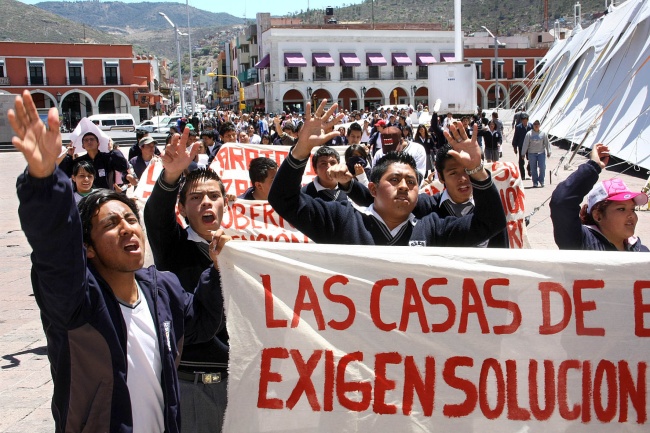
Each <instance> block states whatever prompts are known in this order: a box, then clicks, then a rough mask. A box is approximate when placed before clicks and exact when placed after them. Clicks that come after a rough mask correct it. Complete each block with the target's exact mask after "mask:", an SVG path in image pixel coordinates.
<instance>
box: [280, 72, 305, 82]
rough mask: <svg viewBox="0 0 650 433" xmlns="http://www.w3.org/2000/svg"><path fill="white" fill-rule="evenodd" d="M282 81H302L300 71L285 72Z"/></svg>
mask: <svg viewBox="0 0 650 433" xmlns="http://www.w3.org/2000/svg"><path fill="white" fill-rule="evenodd" d="M284 81H302V72H291V73H289V72H288V73H285V74H284Z"/></svg>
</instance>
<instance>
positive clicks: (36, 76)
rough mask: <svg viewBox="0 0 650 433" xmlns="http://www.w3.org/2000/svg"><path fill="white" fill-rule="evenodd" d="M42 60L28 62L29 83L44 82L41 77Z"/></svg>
mask: <svg viewBox="0 0 650 433" xmlns="http://www.w3.org/2000/svg"><path fill="white" fill-rule="evenodd" d="M43 67H44V64H43V62H36V61H35V62H31V61H30V62H29V85H30V86H33V85H36V84H45V79H44V77H43Z"/></svg>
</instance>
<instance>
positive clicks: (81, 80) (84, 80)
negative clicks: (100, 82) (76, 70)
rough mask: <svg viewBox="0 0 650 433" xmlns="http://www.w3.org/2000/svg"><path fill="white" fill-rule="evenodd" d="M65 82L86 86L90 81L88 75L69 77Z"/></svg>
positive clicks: (71, 84)
mask: <svg viewBox="0 0 650 433" xmlns="http://www.w3.org/2000/svg"><path fill="white" fill-rule="evenodd" d="M65 82H66V84H67V85H68V86H85V85H86V83H88V77H67V78H66V79H65Z"/></svg>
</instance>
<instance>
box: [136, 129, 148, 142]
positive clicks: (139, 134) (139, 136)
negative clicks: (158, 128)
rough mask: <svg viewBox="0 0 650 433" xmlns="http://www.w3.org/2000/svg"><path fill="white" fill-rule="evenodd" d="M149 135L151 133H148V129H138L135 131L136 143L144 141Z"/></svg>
mask: <svg viewBox="0 0 650 433" xmlns="http://www.w3.org/2000/svg"><path fill="white" fill-rule="evenodd" d="M147 135H149V131H147V130H146V129H140V128H138V129H136V130H135V139H136V141H137V142H138V143H139V142H140V140H142V139H143V138H144V137H146V136H147Z"/></svg>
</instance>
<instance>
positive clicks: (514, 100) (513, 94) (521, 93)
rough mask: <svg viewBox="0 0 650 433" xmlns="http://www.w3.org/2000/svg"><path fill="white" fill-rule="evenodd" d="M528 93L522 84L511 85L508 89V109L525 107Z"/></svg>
mask: <svg viewBox="0 0 650 433" xmlns="http://www.w3.org/2000/svg"><path fill="white" fill-rule="evenodd" d="M527 94H528V92H527V89H526V86H524V85H523V84H513V85H512V87H511V88H510V107H512V108H515V109H516V108H519V107H523V106H525V105H526V96H527Z"/></svg>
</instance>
